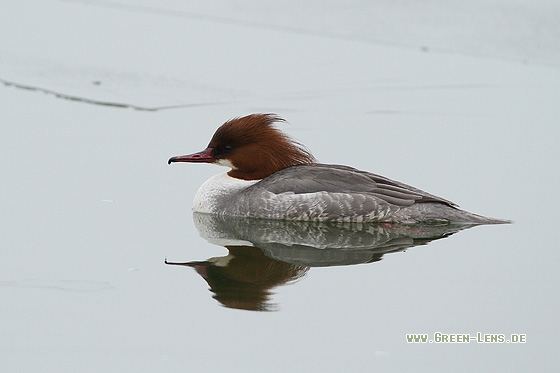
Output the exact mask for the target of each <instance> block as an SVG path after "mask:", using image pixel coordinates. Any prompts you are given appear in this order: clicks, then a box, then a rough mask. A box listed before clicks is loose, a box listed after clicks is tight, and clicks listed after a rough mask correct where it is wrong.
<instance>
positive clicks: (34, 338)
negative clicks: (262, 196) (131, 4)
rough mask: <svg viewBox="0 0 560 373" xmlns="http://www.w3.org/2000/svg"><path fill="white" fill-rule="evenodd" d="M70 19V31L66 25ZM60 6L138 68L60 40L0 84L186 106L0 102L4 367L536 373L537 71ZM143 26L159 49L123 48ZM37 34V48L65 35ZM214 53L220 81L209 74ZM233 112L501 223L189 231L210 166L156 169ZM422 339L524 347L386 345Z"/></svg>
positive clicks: (539, 309) (555, 112) (549, 262)
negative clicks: (102, 24) (267, 117)
mask: <svg viewBox="0 0 560 373" xmlns="http://www.w3.org/2000/svg"><path fill="white" fill-rule="evenodd" d="M61 4H62V3H61ZM61 4H58V5H56V7H66V6H67V5H61ZM64 9H68V8H64ZM72 9H74V10H73V11H72V12H75V13H76V14H74V13H72V14H73V16H75V17H76V21H75V22H78V21H79V20H80V19H82V18H80V17H85V14H86V13H83V12H82V11H83V8H81V6H76V7H75V8H72ZM84 9H88V13H87V14H88V15H89V16H91V17H95V18H94V19H97V20H100V19H103V20H105V21H106V22H107V23H108V24H111V23H110V22H113V21H116V20H122V21H123V22H128V23H127V24H128V25H130V27H132V28H131V30H135V31H137V32H138V33H139V39H140V40H145V42H146V43H148V47H150V48H155V49H154V53H153V56H152V57H151V58H150V59H148V62H146V60H143V59H142V58H140V57H142V52H141V51H142V50H144V49H142V48H140V47H139V46H137V45H136V44H132V47H130V48H131V49H130V51H128V53H129V54H130V55H129V58H130V59H132V60H134V61H137V63H138V64H139V65H138V66H136V65H135V66H136V67H133V66H132V65H130V66H129V65H127V64H125V63H124V62H122V64H123V65H122V66H121V67H120V69H117V68H115V67H114V66H113V67H111V68H106V70H104V69H103V68H100V67H99V66H102V64H101V62H100V60H99V61H97V60H96V61H97V62H91V65H87V66H85V65H84V64H85V62H83V61H84V60H83V59H85V58H86V57H88V56H89V54H88V53H91V58H93V59H95V58H99V57H98V55H97V54H95V55H94V53H93V52H90V50H89V49H88V48H86V47H84V46H83V45H82V44H79V43H77V42H76V41H75V40H74V39H72V38H71V37H70V36H68V38H69V39H68V40H66V41H67V43H68V45H69V47H74V48H75V49H74V53H73V54H68V56H67V57H66V58H65V59H63V60H61V61H66V62H64V63H62V62H60V64H59V65H57V64H56V63H53V62H52V61H53V60H48V59H47V58H44V59H42V57H41V58H40V57H37V59H36V60H33V59H32V58H31V57H29V55H28V57H27V58H28V59H27V60H26V61H31V60H33V63H31V62H29V65H25V64H15V63H13V61H15V60H14V59H10V58H7V57H5V56H4V57H5V58H3V59H1V60H0V63H2V64H3V65H2V66H3V70H4V73H5V74H7V75H10V74H11V75H10V76H4V77H1V76H0V78H2V79H5V80H9V81H14V80H17V79H18V78H19V79H20V82H21V83H22V84H23V83H25V84H32V83H35V84H37V82H41V84H37V85H39V86H41V87H43V88H49V87H50V88H51V89H52V90H53V91H64V92H67V93H68V94H70V95H72V94H75V95H76V96H80V97H90V98H92V99H96V100H101V99H103V100H108V101H110V102H120V103H123V102H124V103H130V104H135V105H139V106H141V105H145V102H147V103H148V104H149V103H150V102H155V103H156V104H154V106H166V105H172V104H180V105H182V104H188V103H192V102H193V101H194V100H193V99H192V98H193V97H199V98H201V99H200V101H199V103H202V104H204V105H200V106H199V105H194V106H191V107H183V108H176V109H169V110H156V111H142V110H133V109H126V108H117V107H110V106H101V105H95V104H87V103H83V102H79V101H75V100H74V101H72V100H64V99H60V98H56V97H55V96H54V94H52V93H51V94H48V93H45V92H46V91H45V90H42V91H41V90H29V89H18V88H16V87H15V86H13V85H2V86H0V103H1V105H0V106H1V108H2V115H1V118H2V119H1V123H0V129H1V131H2V135H1V136H0V149H1V155H2V156H1V157H0V164H1V169H2V175H3V178H2V180H3V182H2V183H1V184H0V198H1V203H2V205H1V206H2V207H1V209H0V219H1V221H0V223H1V225H2V234H1V235H0V247H1V248H2V258H3V260H2V261H1V262H0V299H1V300H2V301H1V304H2V307H1V308H0V320H1V321H0V331H1V334H2V336H3V338H2V340H1V342H0V351H1V352H0V354H1V361H2V366H3V367H4V369H5V370H6V371H21V372H35V371H42V372H44V371H48V372H60V371H115V372H117V371H132V370H134V371H146V372H149V371H158V372H159V371H181V372H182V371H218V370H225V371H249V372H259V371H262V370H263V367H265V368H264V369H266V370H267V371H291V370H293V371H321V372H324V371H333V372H335V371H342V370H346V371H347V370H348V369H350V370H352V371H362V370H368V371H371V370H380V371H397V372H399V371H442V372H443V371H449V370H452V369H453V370H455V369H456V368H457V367H461V370H469V371H471V370H477V371H520V372H521V371H554V370H557V369H558V368H559V365H560V364H559V363H560V361H559V359H558V357H557V351H558V349H559V347H560V346H559V343H558V338H557V337H558V335H559V333H560V327H559V324H558V316H557V310H558V309H559V306H560V300H559V298H558V297H557V294H558V290H559V289H558V270H557V263H558V262H559V259H560V253H559V251H558V248H559V240H558V238H557V237H556V234H555V233H554V232H555V231H556V229H555V225H556V223H555V220H556V217H557V213H556V207H557V205H558V203H557V200H558V198H557V191H558V187H559V186H560V173H559V172H558V165H557V163H558V159H559V156H558V146H557V139H558V138H560V129H559V127H558V123H557V122H558V118H560V106H559V105H558V102H560V73H559V70H558V69H556V68H550V67H543V66H539V65H533V64H522V63H517V62H515V61H513V62H507V61H496V60H491V59H477V58H469V57H465V56H453V55H439V54H431V53H425V52H421V51H419V50H412V49H411V50H406V49H393V48H389V47H380V46H375V45H366V44H359V43H354V42H350V41H344V40H322V43H317V39H316V37H315V36H305V35H297V34H283V33H282V32H280V31H274V30H268V31H264V30H261V31H260V32H254V30H251V29H246V28H242V27H241V28H239V27H237V26H234V25H231V24H229V25H228V24H222V25H215V24H211V23H210V24H207V23H204V22H203V21H197V22H194V21H191V22H185V21H184V19H175V18H173V17H171V18H165V17H163V16H147V15H142V16H138V15H130V14H128V15H124V14H123V13H118V12H114V11H111V12H109V11H107V10H103V11H100V10H95V9H96V8H91V9H90V8H84ZM92 9H93V10H92ZM84 12H85V11H84ZM90 12H93V13H90ZM57 14H58V13H57ZM60 14H65V13H63V12H60ZM32 17H34V16H32ZM158 17H160V18H158ZM84 19H85V18H84ZM156 19H157V20H159V21H157V22H159V24H160V25H162V27H163V28H162V30H164V31H161V32H162V33H163V34H158V37H157V38H156V39H157V40H162V39H161V38H164V39H163V40H165V38H168V40H169V45H164V44H161V45H160V44H158V43H157V40H152V39H150V38H149V37H148V34H143V32H146V33H147V31H142V30H144V28H142V27H141V26H142V25H144V23H143V22H148V21H154V22H156ZM37 21H38V22H40V20H37ZM67 21H69V20H67ZM135 22H137V23H135ZM14 27H15V26H14ZM61 27H62V26H61ZM90 27H91V28H90ZM95 27H96V26H95V25H93V24H91V25H90V24H89V23H84V25H83V26H81V28H78V29H77V30H78V31H76V32H77V33H78V35H80V36H81V37H85V36H86V35H87V34H88V32H90V31H92V30H96V28H95ZM45 30H47V31H45V34H44V35H43V34H41V35H37V36H36V37H37V38H38V40H37V41H36V42H37V43H39V42H40V41H41V40H43V39H42V38H44V40H48V41H50V42H51V43H54V41H56V40H60V38H61V37H62V36H61V35H66V34H64V33H63V32H62V31H60V30H59V29H55V31H56V30H59V31H56V32H57V33H56V35H51V34H50V33H54V32H55V31H53V30H50V29H48V28H45ZM49 30H50V31H49ZM127 30H128V29H127ZM127 30H125V29H124V28H123V29H120V28H117V29H116V30H113V31H114V32H116V34H115V35H116V37H115V41H114V44H110V45H112V46H115V45H116V47H115V48H116V49H115V51H118V50H119V48H118V47H119V46H120V43H123V44H122V45H123V46H124V45H126V43H125V41H126V40H129V41H130V40H136V39H134V38H128V39H127V36H128V33H129V32H130V31H127ZM176 31H177V32H176ZM178 31H181V33H179V32H178ZM186 31H189V32H190V33H189V32H186ZM234 31H235V32H234ZM58 32H60V34H58ZM193 32H196V33H195V34H197V35H201V34H203V35H205V36H206V38H205V42H204V43H202V42H201V41H194V40H193V38H192V35H193ZM189 35H191V37H189ZM99 37H101V38H103V41H104V42H106V43H110V40H112V39H111V38H110V35H106V34H104V33H102V34H101V35H100V36H99ZM158 38H160V39H158ZM175 38H176V39H175ZM179 42H181V43H179ZM189 43H190V44H189ZM39 44H41V43H39ZM179 44H181V45H182V48H180V49H175V46H176V45H179ZM41 45H43V44H41ZM52 45H54V44H52ZM106 45H108V44H106ZM254 45H261V46H262V48H264V53H262V52H263V51H262V50H261V51H259V53H257V52H256V51H254V48H253V46H254ZM89 47H90V48H92V50H93V51H97V52H100V53H101V52H102V51H105V50H106V49H105V48H106V47H104V46H103V44H96V43H95V42H94V41H92V44H91V45H90V46H89ZM6 48H8V47H6ZM37 48H38V51H37V53H38V54H41V53H46V52H44V51H42V49H41V48H42V47H40V46H38V47H37ZM53 48H55V49H56V48H58V47H53ZM158 48H159V49H158ZM166 48H167V49H166ZM45 50H46V49H45ZM171 50H178V52H177V53H179V55H178V56H175V57H173V58H170V59H169V61H168V64H169V65H168V66H167V67H168V68H169V70H166V71H167V73H168V74H170V75H171V76H174V77H176V78H177V80H173V79H171V80H170V79H167V78H166V77H165V76H159V75H158V73H157V71H160V70H158V69H162V70H161V71H163V70H165V69H163V68H162V67H161V66H163V65H158V64H157V63H156V62H160V63H162V62H161V61H163V60H164V59H165V58H166V57H165V56H170V55H172V54H170V51H171ZM240 50H243V51H245V53H239V51H240ZM164 51H165V52H166V53H167V54H166V53H164ZM187 51H190V52H189V53H187ZM193 51H195V52H196V51H198V52H200V53H194V55H193ZM302 51H305V52H302ZM334 51H336V53H334ZM156 52H157V53H156ZM222 53H224V54H222ZM125 54H126V53H125ZM22 55H23V54H22ZM22 55H20V56H19V57H18V58H23V59H24V60H25V58H24V57H22ZM225 55H227V56H228V57H229V58H228V64H227V65H228V69H226V70H227V71H226V70H224V68H223V66H224V65H223V60H221V59H219V58H214V57H217V56H222V57H224V56H225ZM77 56H78V57H77ZM104 56H106V58H107V62H106V63H107V64H116V65H118V64H119V63H121V62H119V61H118V60H119V59H120V58H122V61H127V59H126V56H124V55H123V56H121V55H120V54H119V53H114V54H112V55H111V54H107V53H105V54H104ZM12 57H13V56H12ZM51 57H52V56H51ZM14 58H15V57H14ZM52 58H55V57H52ZM73 58H75V60H74V59H73ZM167 58H169V57H167ZM47 60H48V61H47ZM10 61H11V62H10ZM68 61H69V62H68ZM79 61H81V62H79ZM185 61H189V63H188V64H186V65H185ZM97 63H99V64H97ZM40 66H47V67H48V68H45V69H46V71H45V70H41V69H40V68H39V67H40ZM69 66H72V67H71V68H70V67H69ZM103 66H104V65H103ZM111 66H112V65H111ZM135 68H136V69H138V70H134V69H135ZM22 71H27V72H25V73H24V72H22ZM103 71H105V74H102V72H103ZM123 71H132V72H130V73H128V75H127V74H124V73H123ZM142 71H150V72H152V73H151V74H152V75H146V74H143V73H142ZM154 71H156V73H154ZM162 74H163V73H162ZM0 75H1V74H0ZM82 78H83V79H84V81H80V79H82ZM94 78H95V79H98V80H95V82H97V83H92V82H94V80H93V79H94ZM86 80H87V83H85V81H86ZM158 82H159V83H158ZM203 83H204V84H205V85H204V84H203ZM135 84H137V86H135ZM80 87H81V88H80ZM84 87H85V88H84ZM55 88H56V89H55ZM152 88H153V89H152ZM80 90H81V91H80ZM165 92H167V93H165ZM169 92H171V93H169ZM183 93H184V94H183ZM162 95H163V96H162ZM189 95H190V96H189ZM185 97H186V98H185ZM146 105H147V104H146ZM250 112H276V113H278V114H279V115H281V116H283V117H285V118H286V119H287V120H288V121H289V122H290V124H285V125H282V126H281V128H282V129H283V130H285V131H286V132H288V133H289V134H290V135H292V136H294V137H296V138H297V139H299V140H300V141H301V142H303V143H304V144H306V145H307V146H308V147H309V148H310V149H311V150H312V152H313V153H314V155H315V156H316V157H317V158H318V159H319V160H320V161H322V162H326V163H340V164H347V165H352V166H355V167H358V168H361V169H365V170H369V171H372V172H376V173H379V174H382V175H384V176H387V177H391V178H393V179H396V180H399V181H402V182H406V183H408V184H411V185H414V186H416V187H419V188H422V189H424V190H426V191H428V192H431V193H433V194H436V195H440V196H442V197H445V198H448V199H450V200H452V201H454V202H456V203H458V204H460V205H461V207H463V208H464V209H466V210H469V211H472V212H475V213H479V214H483V215H488V216H493V217H497V218H505V219H511V220H513V221H514V224H511V225H499V226H478V227H473V228H468V229H459V228H464V227H453V226H451V227H449V226H431V227H414V229H409V228H406V229H390V228H389V227H384V226H344V225H343V226H331V225H316V224H286V223H278V222H277V223H271V222H258V221H245V220H239V219H237V220H233V221H223V220H215V219H212V218H211V217H208V216H204V215H202V216H201V215H193V213H192V211H191V203H192V198H193V196H194V193H195V192H196V189H197V188H198V186H199V185H200V184H201V183H202V182H203V181H204V180H206V179H207V178H208V177H210V176H212V175H214V174H215V173H218V172H223V171H225V169H219V168H217V167H215V166H212V165H193V164H182V165H174V166H173V167H170V166H168V165H167V163H166V162H167V159H168V158H169V157H170V156H172V155H176V154H185V153H188V152H194V151H198V150H202V149H203V148H204V147H205V146H206V144H207V143H208V141H209V139H210V137H211V135H212V133H213V132H214V130H215V128H217V127H218V125H220V124H221V123H222V122H223V121H225V120H227V119H229V118H231V117H233V116H237V115H243V114H247V113H250ZM166 261H167V264H166ZM180 264H182V265H180ZM435 333H443V334H461V335H462V334H468V335H470V336H473V337H477V336H478V333H480V335H481V336H482V338H484V335H504V336H505V338H506V339H510V338H511V335H512V334H517V335H525V338H526V342H525V343H479V342H477V341H472V342H470V343H453V344H450V343H407V340H406V335H407V334H427V335H428V339H431V340H434V339H435Z"/></svg>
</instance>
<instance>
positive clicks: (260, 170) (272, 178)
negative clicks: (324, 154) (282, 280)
mask: <svg viewBox="0 0 560 373" xmlns="http://www.w3.org/2000/svg"><path fill="white" fill-rule="evenodd" d="M283 122H285V120H284V119H283V118H281V117H280V116H278V115H276V114H272V113H256V114H250V115H246V116H242V117H235V118H232V119H230V120H228V121H226V122H225V123H223V124H222V125H221V126H220V127H219V128H218V129H217V130H216V132H215V133H214V135H213V136H212V138H211V140H210V142H209V143H208V146H207V147H206V148H205V149H204V150H202V151H200V152H197V153H193V154H188V155H180V156H174V157H171V158H170V159H169V160H168V164H171V163H176V162H188V163H211V164H215V165H219V166H225V167H228V168H229V169H230V170H229V171H228V172H225V173H222V174H218V175H215V176H213V177H211V178H210V179H208V180H207V181H205V182H204V183H203V184H202V185H201V186H200V188H199V189H198V191H197V192H196V194H195V196H194V201H193V210H194V211H195V212H198V213H207V214H217V215H223V216H239V217H248V218H256V219H275V220H278V219H279V220H293V221H317V222H349V223H387V224H433V223H438V224H441V223H458V224H460V223H465V224H476V225H478V224H505V223H510V221H509V220H503V219H495V218H489V217H485V216H482V215H478V214H474V213H471V212H468V211H465V210H462V209H460V208H459V206H458V205H457V204H455V203H454V202H451V201H449V200H447V199H444V198H441V197H438V196H435V195H433V194H430V193H427V192H425V191H423V190H420V189H418V188H415V187H413V186H410V185H407V184H404V183H401V182H399V181H395V180H392V179H389V178H387V177H384V176H381V175H377V174H374V173H371V172H368V171H363V170H359V169H356V168H353V167H350V166H345V165H338V164H322V163H319V162H318V161H317V160H316V159H315V157H314V156H313V155H312V153H311V152H310V151H309V150H308V149H307V148H306V147H305V146H304V145H303V144H301V143H300V142H298V141H297V140H295V139H293V138H292V137H290V136H288V135H287V134H285V133H284V132H282V131H281V130H280V129H279V128H278V124H280V123H283Z"/></svg>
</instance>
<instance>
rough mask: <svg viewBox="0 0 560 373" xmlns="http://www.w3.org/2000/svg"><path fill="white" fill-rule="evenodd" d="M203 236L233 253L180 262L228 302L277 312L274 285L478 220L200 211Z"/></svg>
mask: <svg viewBox="0 0 560 373" xmlns="http://www.w3.org/2000/svg"><path fill="white" fill-rule="evenodd" d="M193 219H194V223H195V225H196V227H197V229H198V231H199V233H200V235H201V236H202V237H203V238H204V239H206V240H207V241H209V242H210V243H214V244H217V245H220V246H224V247H225V248H226V249H227V250H228V251H229V254H228V255H227V256H223V257H217V258H210V259H208V260H206V261H195V262H185V263H176V262H169V261H167V260H166V261H165V263H166V264H169V265H181V266H187V267H191V268H194V269H195V270H196V271H197V272H198V274H199V275H200V276H202V277H203V278H204V280H205V281H206V282H207V283H208V285H209V286H210V291H211V292H213V293H214V296H213V297H214V299H216V300H217V301H218V302H220V303H221V304H222V305H224V306H225V307H229V308H236V309H243V310H253V311H274V310H277V309H278V307H277V305H275V304H274V303H271V302H270V296H271V294H272V289H273V288H275V287H277V286H280V285H284V284H288V283H292V282H294V281H297V280H298V279H300V278H302V277H303V276H305V274H306V273H307V272H308V271H309V269H310V268H311V267H328V266H347V265H354V264H363V263H372V262H376V261H379V260H381V258H382V256H383V255H384V254H387V253H392V252H400V251H404V250H406V249H408V248H411V247H414V246H418V245H425V244H427V243H429V242H431V241H434V240H437V239H441V238H445V237H449V236H450V235H452V234H454V233H456V232H458V231H460V230H462V229H466V228H470V227H473V226H474V225H473V224H448V223H447V224H422V225H394V224H371V223H368V224H360V223H319V222H295V221H282V220H264V219H250V218H239V217H226V216H218V215H209V214H201V213H194V215H193Z"/></svg>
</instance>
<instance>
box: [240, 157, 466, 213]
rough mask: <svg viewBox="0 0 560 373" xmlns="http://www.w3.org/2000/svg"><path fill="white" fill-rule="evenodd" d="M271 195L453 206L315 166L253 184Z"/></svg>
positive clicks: (367, 176)
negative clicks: (316, 195) (336, 196)
mask: <svg viewBox="0 0 560 373" xmlns="http://www.w3.org/2000/svg"><path fill="white" fill-rule="evenodd" d="M253 187H255V188H263V189H266V190H268V191H270V192H272V193H275V194H281V193H286V192H292V193H295V194H302V193H315V192H322V191H324V192H332V193H335V192H341V193H347V194H353V193H360V194H361V193H365V194H370V195H372V196H375V197H377V198H379V199H381V200H383V201H386V202H388V203H390V204H393V205H396V206H403V207H404V206H410V205H413V204H414V203H421V202H440V203H444V204H446V205H449V206H453V207H457V205H456V204H455V203H453V202H451V201H448V200H446V199H443V198H440V197H437V196H434V195H432V194H429V193H426V192H424V191H422V190H420V189H417V188H414V187H412V186H410V185H406V184H403V183H400V182H398V181H394V180H391V179H388V178H386V177H383V176H380V175H376V174H373V173H370V172H366V171H360V170H357V169H355V168H352V167H348V166H340V165H326V164H317V165H312V166H307V165H300V166H292V167H288V168H285V169H283V170H281V171H278V172H276V173H274V174H273V175H271V176H269V177H267V178H265V179H263V180H261V181H260V182H258V183H257V184H254V185H253V186H252V187H251V188H253Z"/></svg>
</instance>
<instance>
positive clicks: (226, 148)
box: [214, 145, 233, 157]
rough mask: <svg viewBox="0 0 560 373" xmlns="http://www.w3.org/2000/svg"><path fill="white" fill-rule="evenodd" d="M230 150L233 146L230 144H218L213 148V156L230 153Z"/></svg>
mask: <svg viewBox="0 0 560 373" xmlns="http://www.w3.org/2000/svg"><path fill="white" fill-rule="evenodd" d="M232 150H233V146H231V145H225V146H219V147H216V148H215V149H214V156H215V157H223V156H225V155H227V154H228V153H230V152H231V151H232Z"/></svg>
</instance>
